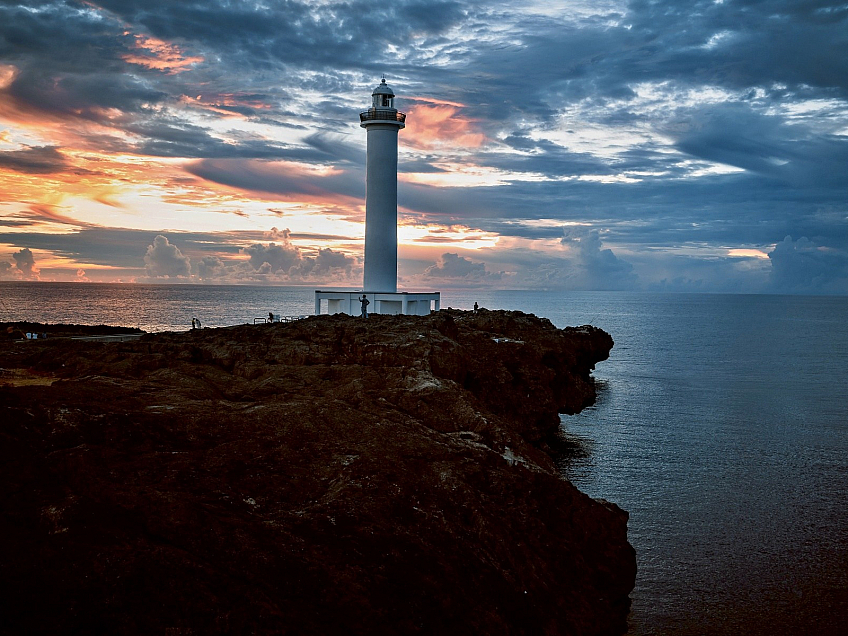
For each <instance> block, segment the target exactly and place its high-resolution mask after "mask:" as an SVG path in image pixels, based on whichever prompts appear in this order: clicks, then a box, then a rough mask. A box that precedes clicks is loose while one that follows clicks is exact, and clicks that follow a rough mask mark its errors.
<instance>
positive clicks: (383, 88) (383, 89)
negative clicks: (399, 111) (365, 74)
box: [371, 77, 395, 97]
mask: <svg viewBox="0 0 848 636" xmlns="http://www.w3.org/2000/svg"><path fill="white" fill-rule="evenodd" d="M371 95H372V96H376V95H388V96H389V97H394V96H395V92H394V91H393V90H392V87H391V86H389V85H388V84H386V78H385V77H384V78H383V79H382V81H380V85H379V86H378V87H377V88H375V89H374V92H373V93H371Z"/></svg>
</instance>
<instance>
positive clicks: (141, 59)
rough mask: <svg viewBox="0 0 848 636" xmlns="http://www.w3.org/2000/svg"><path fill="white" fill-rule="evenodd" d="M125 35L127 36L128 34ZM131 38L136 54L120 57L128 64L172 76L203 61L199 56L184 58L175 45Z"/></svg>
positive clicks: (147, 38) (150, 38) (146, 37)
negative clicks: (133, 41)
mask: <svg viewBox="0 0 848 636" xmlns="http://www.w3.org/2000/svg"><path fill="white" fill-rule="evenodd" d="M126 35H129V33H127V34H126ZM133 37H134V38H135V44H134V45H133V48H134V49H136V51H138V52H137V53H126V54H124V55H122V56H121V59H123V60H124V61H125V62H129V63H130V64H138V65H139V66H143V67H145V68H149V69H153V70H158V71H164V72H165V73H167V74H169V75H174V74H176V73H181V72H183V71H185V70H187V69H188V68H189V67H191V66H193V65H195V64H198V63H200V62H202V61H203V58H202V57H199V56H186V55H185V54H184V53H183V51H182V49H180V47H178V46H177V45H176V44H171V43H170V42H165V41H164V40H160V39H158V38H154V37H150V36H147V35H134V36H133Z"/></svg>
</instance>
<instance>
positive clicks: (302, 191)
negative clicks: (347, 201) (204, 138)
mask: <svg viewBox="0 0 848 636" xmlns="http://www.w3.org/2000/svg"><path fill="white" fill-rule="evenodd" d="M187 170H188V171H189V172H190V173H191V174H194V175H196V176H198V177H201V178H203V179H208V180H209V181H214V182H215V183H220V184H223V185H227V186H231V187H233V188H240V189H243V190H250V191H254V192H265V193H270V194H278V195H284V196H294V195H311V196H316V197H331V196H332V195H333V194H341V195H346V196H353V197H362V196H363V195H364V194H365V182H364V174H363V173H362V172H361V171H359V170H357V171H342V172H336V173H333V174H330V175H320V174H314V175H311V174H308V173H307V174H304V173H303V172H301V171H296V170H293V169H291V168H287V167H285V166H280V165H278V164H273V163H267V162H262V161H242V160H237V159H232V160H224V159H222V160H215V159H207V160H204V161H199V162H197V163H194V164H192V165H190V166H189V167H188V168H187Z"/></svg>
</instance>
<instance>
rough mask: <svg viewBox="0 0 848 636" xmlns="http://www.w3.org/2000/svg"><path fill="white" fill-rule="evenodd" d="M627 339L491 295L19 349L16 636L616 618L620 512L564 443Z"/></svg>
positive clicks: (628, 560)
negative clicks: (557, 448)
mask: <svg viewBox="0 0 848 636" xmlns="http://www.w3.org/2000/svg"><path fill="white" fill-rule="evenodd" d="M70 331H72V330H71V329H68V330H65V333H64V334H63V335H68V333H69V332H70ZM612 344H613V343H612V339H611V338H610V337H609V335H607V334H606V333H604V332H603V331H601V330H598V329H595V328H592V327H579V328H574V329H565V330H560V329H557V328H555V327H554V326H553V325H551V323H550V322H548V321H546V320H543V319H539V318H536V317H535V316H529V315H525V314H522V313H520V312H501V311H497V312H495V311H492V312H490V311H485V310H481V311H480V312H479V313H477V314H473V313H471V312H460V311H450V310H449V311H442V312H439V313H437V314H432V315H430V316H427V317H412V316H372V317H370V318H369V319H368V320H367V321H366V320H362V319H359V318H353V317H348V316H344V315H336V316H316V317H312V318H308V319H305V320H302V321H298V322H295V323H290V324H273V325H256V326H240V327H232V328H225V329H208V330H196V331H191V332H186V333H163V334H148V335H144V336H143V337H141V338H140V339H138V340H135V341H129V342H112V343H102V342H85V341H76V340H69V339H64V338H51V337H48V338H47V339H46V340H32V341H25V342H12V341H8V340H7V341H4V342H3V343H2V345H0V369H2V370H0V421H2V425H0V498H2V510H0V512H2V515H0V536H2V537H3V541H2V542H0V580H3V581H4V588H5V592H4V594H3V595H2V596H0V612H2V617H3V618H2V620H0V632H3V633H10V634H11V633H51V634H66V633H109V634H139V633H146V634H219V633H234V634H247V633H258V634H271V633H274V634H414V633H423V634H430V633H431V634H619V633H623V632H624V631H625V629H626V615H627V611H628V607H629V600H628V594H629V593H630V591H631V589H632V588H633V584H634V580H635V571H636V564H635V556H634V552H633V549H632V548H631V546H630V545H629V544H628V543H627V537H626V530H627V514H626V513H625V512H623V511H622V510H620V509H619V508H618V507H616V506H615V505H613V504H611V503H606V502H602V501H596V500H593V499H591V498H589V497H588V496H586V495H584V494H582V493H580V492H579V491H578V490H577V489H576V488H574V487H573V486H572V485H571V484H570V483H568V482H567V481H565V480H564V479H562V478H561V477H560V476H559V475H558V474H557V471H556V469H555V467H554V464H553V461H552V460H551V457H550V456H549V454H548V452H547V451H548V450H549V447H548V444H547V440H548V439H549V437H550V436H551V435H552V434H553V433H554V432H555V431H556V429H557V426H558V422H559V418H558V415H557V413H558V412H567V413H574V412H577V411H579V410H580V409H581V408H583V407H584V406H586V405H588V404H590V403H591V402H592V401H593V399H594V388H593V384H592V381H591V378H590V375H589V374H590V371H591V369H592V368H593V367H594V365H595V363H596V362H599V361H601V360H604V359H606V357H607V355H608V353H609V350H610V348H611V347H612Z"/></svg>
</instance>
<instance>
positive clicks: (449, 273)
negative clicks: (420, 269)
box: [424, 252, 502, 282]
mask: <svg viewBox="0 0 848 636" xmlns="http://www.w3.org/2000/svg"><path fill="white" fill-rule="evenodd" d="M501 276H502V274H501V273H499V272H488V271H486V264H485V263H475V262H474V261H472V260H471V259H470V258H466V257H464V256H460V255H459V254H455V253H452V252H446V253H444V254H442V255H441V256H440V257H439V260H438V261H437V262H436V263H435V265H431V266H430V267H428V268H427V269H425V270H424V277H425V278H439V279H449V280H452V281H458V280H463V281H466V282H485V281H495V280H500V278H501Z"/></svg>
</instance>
